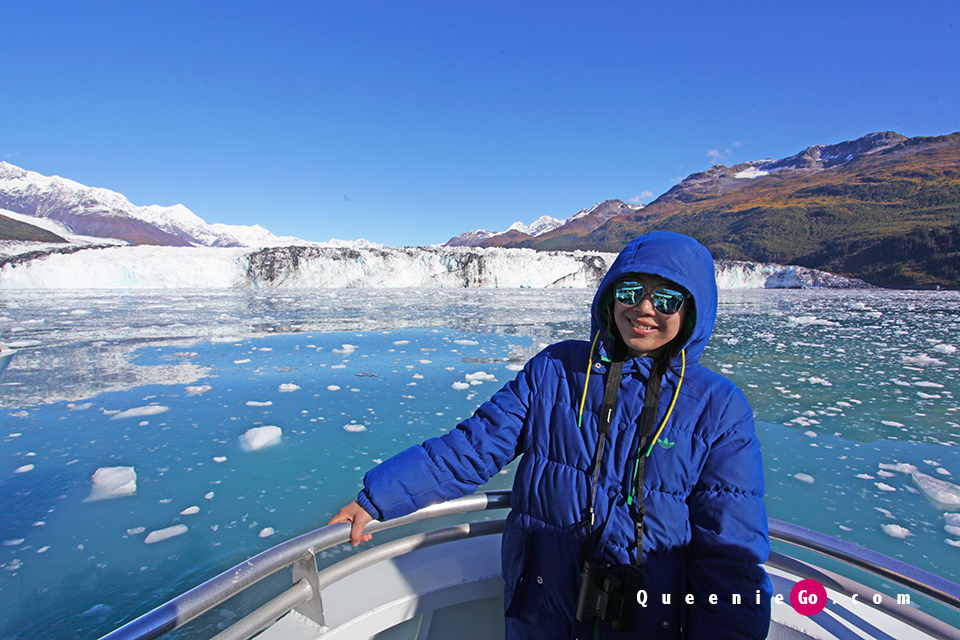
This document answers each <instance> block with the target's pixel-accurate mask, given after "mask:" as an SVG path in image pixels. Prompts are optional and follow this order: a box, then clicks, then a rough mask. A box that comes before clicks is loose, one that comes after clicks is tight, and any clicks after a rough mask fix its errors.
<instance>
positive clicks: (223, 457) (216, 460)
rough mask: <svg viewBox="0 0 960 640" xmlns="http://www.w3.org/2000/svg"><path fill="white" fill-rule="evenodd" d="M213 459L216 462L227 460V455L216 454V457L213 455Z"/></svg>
mask: <svg viewBox="0 0 960 640" xmlns="http://www.w3.org/2000/svg"><path fill="white" fill-rule="evenodd" d="M213 461H214V462H226V461H227V456H214V457H213Z"/></svg>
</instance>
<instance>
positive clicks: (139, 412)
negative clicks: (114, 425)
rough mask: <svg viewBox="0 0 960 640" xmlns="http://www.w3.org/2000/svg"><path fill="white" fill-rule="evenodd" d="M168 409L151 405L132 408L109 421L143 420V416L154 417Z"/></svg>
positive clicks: (168, 408)
mask: <svg viewBox="0 0 960 640" xmlns="http://www.w3.org/2000/svg"><path fill="white" fill-rule="evenodd" d="M169 410H170V407H164V406H162V405H158V404H151V405H147V406H145V407H134V408H133V409H127V410H126V411H121V412H120V413H115V414H113V415H112V416H110V419H111V420H123V419H124V418H143V417H145V416H155V415H157V414H160V413H163V412H165V411H169Z"/></svg>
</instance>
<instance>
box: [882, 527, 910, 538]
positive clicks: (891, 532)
mask: <svg viewBox="0 0 960 640" xmlns="http://www.w3.org/2000/svg"><path fill="white" fill-rule="evenodd" d="M880 528H881V529H883V532H884V533H885V534H887V535H888V536H890V537H891V538H899V539H900V540H903V539H904V538H906V537H907V536H912V535H913V534H912V533H910V530H909V529H907V528H905V527H901V526H900V525H898V524H883V525H880Z"/></svg>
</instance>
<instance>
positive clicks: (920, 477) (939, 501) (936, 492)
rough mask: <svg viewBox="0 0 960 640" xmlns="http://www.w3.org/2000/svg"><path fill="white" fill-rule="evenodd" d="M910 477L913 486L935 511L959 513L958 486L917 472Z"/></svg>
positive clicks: (959, 496) (959, 494)
mask: <svg viewBox="0 0 960 640" xmlns="http://www.w3.org/2000/svg"><path fill="white" fill-rule="evenodd" d="M911 477H912V478H913V482H914V484H916V485H917V487H919V489H920V491H922V492H923V495H924V496H926V498H927V500H929V501H930V503H931V504H932V505H933V506H935V507H936V508H937V509H941V510H943V511H951V512H953V511H960V486H958V485H955V484H953V483H951V482H947V481H946V480H938V479H937V478H934V477H933V476H928V475H927V474H925V473H920V472H919V471H916V472H914V473H912V474H911Z"/></svg>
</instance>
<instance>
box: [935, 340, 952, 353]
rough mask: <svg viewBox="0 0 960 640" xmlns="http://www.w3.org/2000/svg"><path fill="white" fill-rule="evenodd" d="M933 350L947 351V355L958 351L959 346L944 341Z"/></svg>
mask: <svg viewBox="0 0 960 640" xmlns="http://www.w3.org/2000/svg"><path fill="white" fill-rule="evenodd" d="M933 350H934V351H936V352H937V353H945V354H947V355H951V354H954V353H956V352H957V348H956V347H955V346H954V345H952V344H943V343H941V344H938V345H937V346H935V347H934V348H933Z"/></svg>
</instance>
